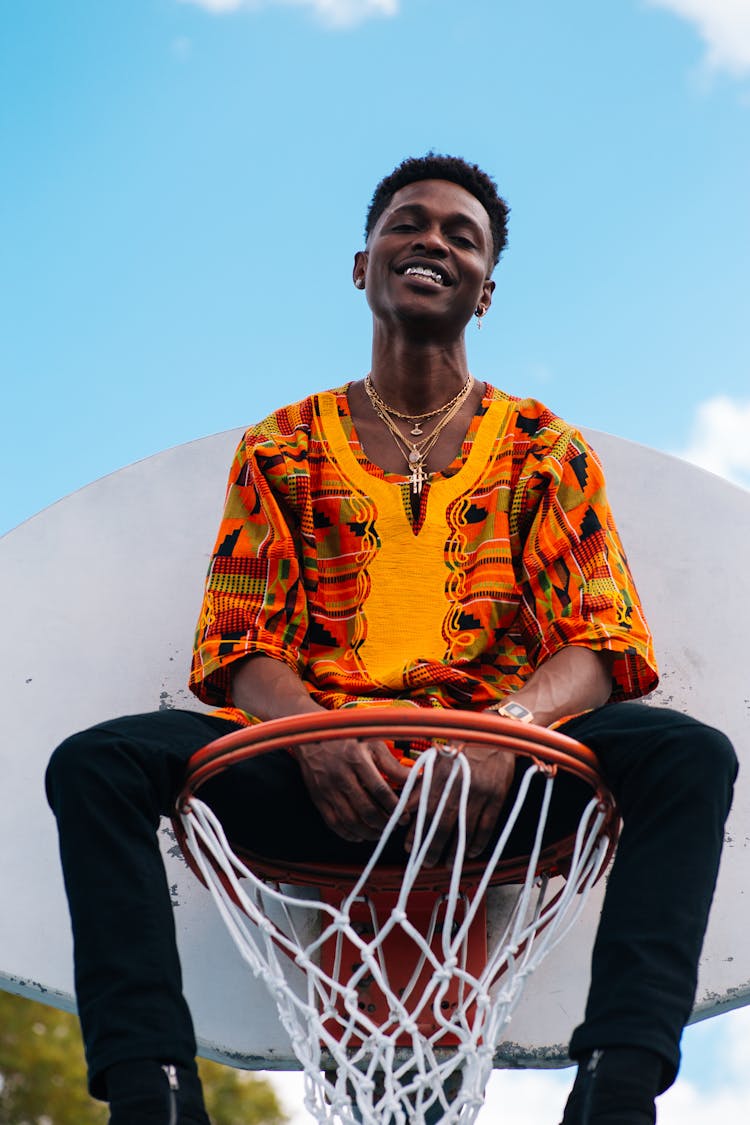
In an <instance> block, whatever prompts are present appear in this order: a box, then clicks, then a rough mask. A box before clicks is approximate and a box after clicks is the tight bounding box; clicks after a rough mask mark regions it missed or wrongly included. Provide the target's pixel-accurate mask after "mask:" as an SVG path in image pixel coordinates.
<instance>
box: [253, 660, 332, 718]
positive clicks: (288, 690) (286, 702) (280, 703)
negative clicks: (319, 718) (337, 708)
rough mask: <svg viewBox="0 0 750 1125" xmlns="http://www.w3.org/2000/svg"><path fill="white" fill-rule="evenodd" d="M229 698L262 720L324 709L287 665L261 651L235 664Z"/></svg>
mask: <svg viewBox="0 0 750 1125" xmlns="http://www.w3.org/2000/svg"><path fill="white" fill-rule="evenodd" d="M232 701H233V703H234V705H235V707H239V708H240V709H241V710H243V711H247V712H248V714H250V715H255V716H257V718H259V719H262V720H264V721H265V720H266V719H280V718H283V717H285V716H287V715H304V714H308V713H310V712H311V711H322V710H324V708H322V707H320V706H319V705H318V704H317V703H315V702H314V700H312V699H311V698H310V695H309V693H308V691H307V689H306V687H305V685H304V684H303V682H302V680H301V679H300V678H299V676H298V675H297V673H296V672H294V671H293V670H292V669H291V668H290V667H289V665H288V664H285V663H284V662H283V660H275V659H274V658H273V657H270V656H264V655H263V654H262V653H259V654H258V655H256V656H249V657H247V658H246V659H244V660H239V661H237V663H236V664H235V666H234V668H233V670H232Z"/></svg>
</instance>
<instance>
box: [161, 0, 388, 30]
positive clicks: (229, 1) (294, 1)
mask: <svg viewBox="0 0 750 1125" xmlns="http://www.w3.org/2000/svg"><path fill="white" fill-rule="evenodd" d="M179 3H181V4H195V5H197V7H199V8H204V9H205V11H207V12H215V13H217V14H218V13H223V12H237V11H239V10H240V8H247V9H248V10H250V11H252V10H257V9H259V8H265V7H268V6H269V5H271V4H284V5H285V6H286V7H295V8H309V9H310V10H311V11H312V13H313V15H314V16H316V17H317V18H318V19H319V20H320V21H321V23H324V24H326V25H327V26H328V27H353V26H354V25H355V24H357V23H362V22H363V21H364V20H367V19H370V17H372V16H395V15H396V13H397V12H398V6H399V0H179Z"/></svg>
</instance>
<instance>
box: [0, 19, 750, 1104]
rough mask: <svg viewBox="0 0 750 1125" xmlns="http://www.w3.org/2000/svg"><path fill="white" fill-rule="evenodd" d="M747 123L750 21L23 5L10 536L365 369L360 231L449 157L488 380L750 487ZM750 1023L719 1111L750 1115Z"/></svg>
mask: <svg viewBox="0 0 750 1125" xmlns="http://www.w3.org/2000/svg"><path fill="white" fill-rule="evenodd" d="M749 126H750V0H609V2H607V3H606V4H605V3H602V2H601V0H570V2H569V3H566V4H562V3H559V2H557V0H537V2H535V3H533V4H531V3H529V4H521V3H510V2H505V0H265V2H263V0H250V2H243V0H108V2H106V3H102V0H6V2H5V4H4V5H3V6H2V12H1V13H0V152H1V153H2V165H3V172H2V177H1V178H0V246H2V254H1V255H0V290H1V293H0V297H1V300H0V371H1V372H2V388H3V390H2V395H3V399H2V401H3V410H2V414H1V416H0V417H1V418H2V441H1V442H0V459H1V463H0V471H1V472H2V480H3V482H4V483H3V490H2V503H1V507H0V532H3V531H6V530H8V529H10V528H12V527H13V526H15V525H16V524H17V523H19V522H20V521H22V520H23V519H25V518H27V517H29V516H31V515H33V514H34V513H35V512H36V511H38V510H39V509H41V508H43V507H44V506H46V505H47V504H49V503H52V502H53V501H55V500H57V499H58V498H60V497H61V496H63V495H65V494H67V493H68V492H70V491H72V490H74V489H76V488H79V487H81V486H83V485H85V484H87V483H88V482H90V481H91V480H93V479H95V478H97V477H99V476H101V475H103V474H105V473H108V472H112V471H114V470H116V469H118V468H120V467H121V466H123V465H126V464H128V463H130V462H132V461H134V460H136V459H139V458H141V457H145V456H148V455H149V454H152V453H155V452H157V451H159V450H161V449H163V448H165V447H167V446H170V445H174V444H178V443H180V442H184V441H188V440H190V439H193V438H197V437H201V436H203V435H205V434H209V433H213V432H216V431H219V430H224V429H227V428H230V427H235V426H239V425H242V424H245V423H249V422H252V421H254V420H256V419H257V418H259V417H261V416H263V415H264V414H266V413H267V412H268V411H269V410H270V409H271V408H272V407H274V406H277V405H279V404H280V403H281V402H282V401H291V400H294V399H296V398H299V397H302V396H303V395H304V394H306V393H308V392H309V391H311V390H313V389H319V388H321V387H324V386H332V385H335V384H338V383H340V382H343V381H344V380H346V379H348V378H356V377H360V376H361V375H363V374H364V373H365V372H366V371H367V369H368V366H369V317H368V311H367V308H366V305H365V303H364V299H363V297H362V295H361V294H360V293H358V292H357V291H356V290H355V289H354V288H353V287H352V284H351V261H352V256H353V253H354V251H355V250H357V249H358V248H359V247H360V246H361V244H362V235H361V230H362V223H363V218H364V212H365V208H366V205H367V203H368V201H369V198H370V195H371V193H372V190H373V188H374V186H375V184H376V182H377V181H378V180H379V179H380V178H381V176H382V175H384V174H385V173H387V172H388V171H390V169H391V168H392V167H393V166H394V165H395V164H396V163H397V162H398V161H400V160H401V159H402V158H403V157H404V156H406V155H413V154H421V153H423V152H424V151H426V150H427V149H429V148H435V149H436V150H439V151H445V152H451V153H457V154H460V155H464V156H466V157H468V158H470V159H472V160H476V161H477V162H479V163H480V164H481V165H482V166H483V167H485V168H486V169H487V170H488V171H489V172H490V173H491V174H492V175H493V176H494V177H495V178H496V179H497V181H498V184H499V185H500V188H501V191H502V192H503V194H504V195H505V197H506V198H507V199H508V201H509V203H510V205H511V208H512V214H511V226H510V244H509V247H508V250H507V251H506V254H505V255H504V257H503V259H502V261H501V263H500V266H499V268H498V270H497V272H496V275H495V276H496V281H497V292H496V294H495V299H494V302H493V306H492V310H491V313H490V315H489V316H488V317H487V318H486V320H485V322H484V327H483V330H482V332H481V333H480V334H477V333H476V332H475V331H472V332H471V339H470V359H471V366H472V370H473V372H474V374H475V375H478V376H480V377H484V378H487V379H489V380H491V381H492V382H495V383H496V384H498V385H500V386H502V387H504V388H505V389H507V390H509V391H512V392H513V393H521V394H533V395H535V396H536V397H538V398H541V399H542V400H544V401H545V402H547V403H548V404H549V405H550V406H551V407H552V408H553V409H554V410H556V411H557V412H558V413H560V414H562V415H563V416H565V417H567V418H569V419H570V420H571V421H574V422H576V423H579V424H582V425H588V426H593V427H594V428H598V429H602V430H607V431H609V432H612V433H616V434H619V435H621V436H624V437H627V438H630V439H633V440H635V441H639V442H642V443H644V444H647V445H652V446H656V447H659V448H661V449H666V450H668V451H671V452H676V453H678V454H681V455H684V456H687V457H690V458H692V459H693V460H696V461H697V462H698V463H701V464H703V465H704V466H705V467H707V468H710V469H712V470H713V471H715V472H719V473H721V474H723V475H725V476H728V477H731V478H732V479H734V480H735V481H737V482H738V483H740V484H744V485H745V486H748V487H750V439H748V434H749V433H750V356H749V352H750V346H749V344H748V334H747V327H746V306H747V290H748V285H747V263H748V260H749V259H750V208H748V199H749V198H750V146H749V145H748V129H749ZM743 313H745V316H743ZM745 1015H746V1013H741V1014H740V1016H736V1017H727V1019H726V1020H723V1021H721V1020H720V1021H711V1024H710V1025H705V1026H706V1027H707V1028H708V1029H709V1030H708V1031H706V1030H705V1029H704V1028H701V1029H699V1031H696V1032H693V1033H692V1034H693V1035H694V1036H696V1037H697V1036H698V1035H700V1036H703V1038H701V1039H699V1038H695V1040H694V1041H695V1042H696V1043H700V1044H701V1045H700V1047H699V1048H696V1051H695V1063H694V1064H693V1063H692V1062H690V1063H689V1066H687V1067H686V1074H685V1078H684V1086H683V1090H685V1091H687V1092H689V1093H691V1096H693V1101H694V1103H695V1105H696V1106H697V1107H698V1109H699V1110H700V1109H701V1107H703V1109H704V1110H705V1108H706V1103H705V1102H702V1101H701V1098H703V1097H709V1095H710V1097H712V1098H713V1099H714V1101H712V1102H711V1105H712V1106H715V1104H717V1103H716V1098H717V1097H718V1096H719V1095H718V1093H717V1092H716V1088H715V1086H712V1082H715V1080H716V1075H717V1074H719V1073H720V1074H722V1075H724V1078H723V1079H722V1082H723V1085H722V1087H721V1089H722V1096H723V1094H727V1096H730V1095H731V1096H732V1097H735V1101H736V1099H737V1098H744V1099H745V1100H744V1101H743V1102H741V1103H740V1102H737V1104H738V1105H741V1112H742V1115H743V1120H746V1119H747V1109H748V1106H750V1086H748V1084H747V1079H746V1078H744V1074H746V1073H747V1071H748V1069H749V1068H748V1066H747V1065H746V1063H747V1059H745V1063H744V1064H742V1065H740V1064H737V1066H736V1067H735V1071H733V1072H732V1075H733V1077H731V1081H730V1077H729V1071H728V1070H727V1069H726V1066H727V1065H728V1064H726V1065H725V1064H724V1063H723V1064H722V1066H724V1069H723V1070H721V1069H718V1070H717V1067H716V1066H714V1067H709V1066H707V1065H706V1060H707V1059H716V1058H718V1057H719V1056H721V1057H722V1058H726V1057H729V1056H730V1055H731V1058H732V1059H734V1058H735V1055H736V1053H737V1051H736V1045H737V1043H738V1042H739V1039H738V1035H739V1033H737V1035H735V1034H734V1033H733V1031H732V1029H733V1028H734V1027H735V1026H736V1027H744V1028H745V1031H746V1033H747V1032H750V1025H748V1022H747V1020H746V1019H745ZM743 1019H744V1023H742V1020H743ZM733 1020H734V1021H735V1022H733ZM738 1021H739V1022H738ZM719 1029H721V1030H719ZM717 1036H718V1037H719V1038H717ZM721 1036H724V1038H723V1039H721ZM748 1037H750V1036H748ZM724 1040H726V1041H727V1043H729V1044H730V1046H731V1044H734V1046H732V1047H731V1050H733V1051H735V1054H731V1051H730V1047H729V1046H727V1045H726V1043H725V1041H724ZM691 1042H692V1040H691ZM717 1044H719V1045H720V1046H717ZM720 1047H721V1049H720ZM717 1065H718V1064H717ZM712 1076H713V1077H712ZM516 1079H517V1080H518V1083H520V1082H522V1081H526V1080H527V1079H528V1081H531V1082H532V1083H533V1082H537V1081H539V1082H541V1083H542V1084H544V1083H546V1084H547V1085H546V1086H545V1087H544V1090H547V1089H552V1090H554V1089H558V1090H559V1085H558V1086H557V1087H555V1083H556V1082H557V1083H558V1084H559V1082H560V1078H559V1076H558V1077H555V1076H550V1075H546V1076H545V1075H542V1076H538V1075H537V1076H535V1075H531V1076H515V1075H512V1076H504V1077H503V1081H506V1080H513V1081H516ZM567 1080H568V1079H567V1077H566V1078H565V1079H564V1080H563V1084H566V1083H567ZM743 1082H744V1083H745V1085H744V1086H743V1085H742V1083H743ZM691 1083H692V1084H693V1085H691ZM738 1083H739V1084H738ZM530 1088H531V1087H529V1089H530ZM515 1089H516V1090H518V1091H520V1090H521V1089H522V1087H521V1086H520V1084H517V1085H516V1087H515ZM523 1089H526V1087H523ZM536 1089H537V1087H536V1086H534V1090H536ZM539 1089H540V1090H542V1086H540V1087H539ZM711 1091H713V1092H711ZM510 1096H511V1095H509V1094H508V1095H504V1097H506V1098H507V1097H510ZM514 1096H515V1095H514ZM534 1097H536V1094H534V1095H533V1097H532V1095H531V1094H524V1095H523V1097H522V1098H521V1099H520V1100H521V1101H523V1103H524V1105H525V1106H526V1109H524V1106H519V1113H521V1112H527V1110H528V1112H531V1110H529V1109H528V1107H529V1106H532V1105H534V1106H536V1102H534ZM539 1097H542V1098H549V1097H551V1098H552V1101H551V1102H549V1103H547V1102H545V1103H544V1105H545V1106H546V1105H547V1104H550V1105H553V1106H557V1107H558V1108H559V1099H560V1095H559V1093H558V1094H556V1095H555V1094H554V1093H553V1094H552V1095H548V1094H547V1093H545V1092H542V1093H540V1094H539ZM555 1099H556V1100H555ZM723 1104H724V1103H722V1105H723ZM733 1104H734V1103H733ZM537 1108H538V1114H537V1117H536V1119H537V1120H542V1119H549V1120H550V1121H554V1116H549V1114H550V1113H551V1114H554V1109H551V1110H549V1109H546V1108H544V1109H543V1108H542V1104H541V1103H540V1104H539V1106H538V1107H537ZM724 1108H725V1110H726V1112H724V1115H723V1125H734V1122H735V1118H734V1117H732V1116H731V1112H732V1108H731V1106H730V1107H729V1108H728V1109H727V1108H726V1106H725V1107H724ZM735 1108H736V1107H735ZM678 1110H679V1112H678ZM668 1112H670V1111H669V1110H668V1108H667V1106H666V1101H665V1108H664V1110H663V1120H664V1122H665V1125H669V1122H670V1120H675V1121H676V1120H677V1119H678V1118H679V1120H680V1121H681V1125H690V1122H691V1121H692V1118H691V1116H690V1113H691V1111H690V1108H689V1106H688V1107H687V1108H686V1107H685V1106H684V1105H682V1103H678V1109H675V1110H674V1111H671V1112H674V1113H675V1114H677V1116H675V1117H673V1118H669V1117H668V1116H667V1114H668ZM738 1112H739V1111H738ZM703 1119H705V1115H704V1118H703ZM518 1120H519V1121H520V1122H521V1123H523V1120H524V1119H523V1118H522V1117H520V1118H519V1119H518ZM529 1120H531V1117H529ZM697 1120H698V1117H696V1121H697ZM736 1120H737V1122H739V1120H740V1118H739V1116H738V1117H737V1118H736Z"/></svg>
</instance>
